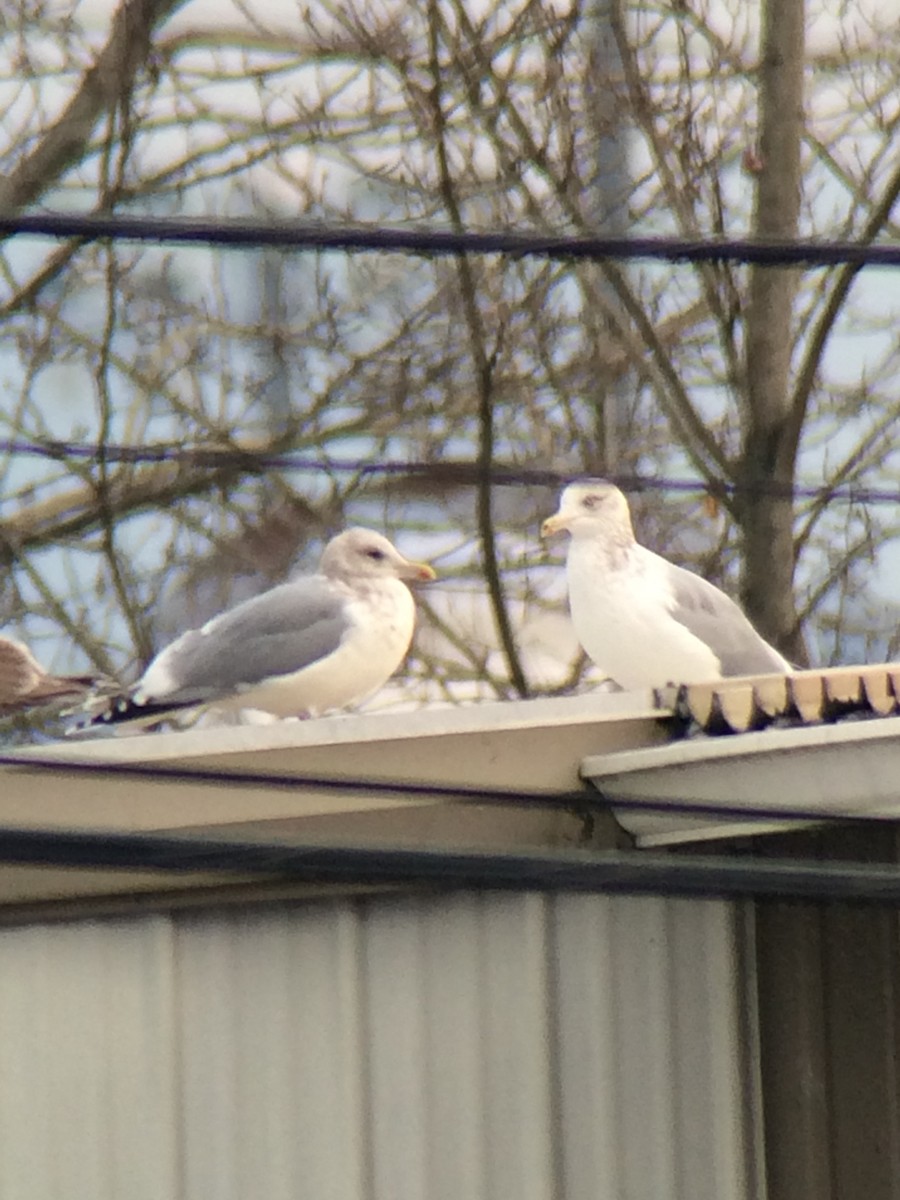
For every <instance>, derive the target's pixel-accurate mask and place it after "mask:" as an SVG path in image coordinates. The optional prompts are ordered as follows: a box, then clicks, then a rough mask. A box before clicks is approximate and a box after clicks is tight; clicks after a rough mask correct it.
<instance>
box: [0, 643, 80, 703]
mask: <svg viewBox="0 0 900 1200" xmlns="http://www.w3.org/2000/svg"><path fill="white" fill-rule="evenodd" d="M97 682H98V680H96V679H95V678H94V677H93V676H92V675H48V674H47V672H46V671H45V670H44V668H43V667H42V666H41V664H40V663H39V662H38V661H37V659H36V658H35V657H34V655H33V654H32V653H31V651H30V650H29V649H28V647H27V646H24V645H23V644H22V643H21V642H17V641H14V640H13V639H12V638H7V637H0V716H9V715H10V714H11V713H16V712H21V711H22V710H23V709H26V708H35V707H37V706H39V705H44V704H53V703H55V702H56V701H57V700H66V699H71V697H73V696H81V695H84V693H85V692H89V691H90V690H91V689H92V688H93V687H94V685H95V684H96V683H97Z"/></svg>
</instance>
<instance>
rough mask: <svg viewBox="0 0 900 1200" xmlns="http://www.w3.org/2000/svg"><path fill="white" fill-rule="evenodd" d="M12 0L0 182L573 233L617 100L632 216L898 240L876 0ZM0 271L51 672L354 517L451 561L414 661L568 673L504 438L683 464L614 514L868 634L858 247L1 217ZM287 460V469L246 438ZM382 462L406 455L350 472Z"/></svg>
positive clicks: (118, 653)
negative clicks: (87, 232)
mask: <svg viewBox="0 0 900 1200" xmlns="http://www.w3.org/2000/svg"><path fill="white" fill-rule="evenodd" d="M13 8H14V9H15V12H14V13H13V15H12V16H11V17H10V18H9V19H7V23H6V25H5V27H4V29H3V31H2V33H0V70H2V72H3V75H2V78H0V100H2V103H3V105H4V120H3V125H2V134H0V139H2V140H0V163H2V167H3V172H2V177H0V197H2V204H3V209H4V211H7V212H8V211H15V210H23V209H26V208H29V207H33V206H36V205H40V206H43V207H47V208H51V209H60V210H65V209H72V208H77V209H79V210H89V211H97V212H114V211H116V212H119V211H127V212H131V213H135V212H138V213H140V212H152V213H154V214H160V213H173V214H174V213H179V214H184V213H187V214H193V215H198V214H204V215H207V216H227V215H236V214H248V213H252V214H253V215H255V216H260V215H265V214H271V215H273V216H280V217H283V216H298V217H302V218H303V219H306V220H308V219H313V218H325V219H331V220H345V219H346V220H353V221H357V220H368V221H371V220H375V221H387V222H390V223H397V222H406V221H416V222H430V223H434V224H436V225H441V226H443V227H447V228H453V229H478V228H509V227H512V228H516V229H533V230H539V231H541V232H551V233H553V234H567V233H571V234H584V233H590V232H591V231H592V229H594V228H595V227H596V214H597V211H598V209H597V188H598V186H601V185H602V182H603V181H602V179H601V180H600V181H598V179H597V154H596V150H597V139H598V137H602V136H603V133H604V130H606V131H607V132H608V131H609V130H610V129H615V130H619V131H622V134H623V136H624V137H626V139H627V145H628V150H629V154H628V159H629V163H630V167H631V183H630V188H629V192H628V195H627V197H626V198H625V203H626V204H627V227H628V228H630V229H633V230H636V231H641V232H657V233H676V234H683V235H685V236H687V237H690V238H697V237H706V236H715V235H717V234H738V233H740V234H744V233H748V232H749V233H757V234H760V235H764V236H766V237H776V238H791V237H796V236H803V237H805V236H817V235H819V236H821V235H833V236H840V237H845V238H857V239H860V240H863V241H871V240H874V239H876V238H878V237H879V236H882V235H893V234H896V228H895V225H894V223H893V220H892V211H893V206H894V201H895V200H896V197H897V193H898V191H900V168H898V167H897V162H898V155H897V147H898V132H897V127H898V120H900V103H898V100H897V88H896V61H897V49H898V47H897V32H896V30H894V29H893V27H892V22H891V21H890V20H889V19H888V17H886V16H880V15H879V12H878V8H877V6H874V5H872V6H871V12H870V15H869V16H866V13H867V11H868V9H867V6H866V5H864V4H857V5H841V6H836V5H831V4H829V5H825V4H823V5H822V6H821V11H820V7H819V6H817V5H816V4H814V3H813V0H765V3H763V5H762V6H761V26H760V27H757V25H756V17H755V13H756V10H755V9H754V8H753V7H752V6H747V5H745V4H743V3H741V2H740V0H715V2H714V0H684V2H681V3H679V4H670V3H663V2H660V3H659V4H653V3H650V4H647V3H644V4H641V5H631V4H629V3H626V0H609V2H608V3H604V4H603V5H602V6H600V7H599V8H594V7H590V6H584V5H582V4H580V3H578V2H577V0H574V2H573V0H559V2H554V3H548V2H547V0H510V2H509V3H506V4H503V5H497V6H489V5H488V6H485V5H477V4H471V3H468V2H466V0H418V3H416V4H408V3H405V2H404V3H400V2H399V0H346V2H342V3H340V4H337V3H332V2H331V0H316V2H315V3H313V4H312V5H305V4H304V5H292V4H290V3H287V2H286V3H284V4H283V5H280V6H279V5H275V4H271V3H267V4H262V3H259V2H258V0H241V2H236V3H234V5H233V7H232V8H231V9H230V10H227V11H226V14H225V15H224V16H223V15H222V13H221V12H218V13H217V16H216V18H215V20H211V19H210V17H209V12H208V9H206V8H204V7H202V6H201V4H200V3H199V0H194V2H191V0H188V2H182V3H177V2H176V0H124V2H123V3H121V4H120V5H119V6H118V7H115V6H114V5H112V4H111V6H110V13H109V20H108V22H107V24H106V25H105V27H104V28H103V29H102V30H100V31H99V32H98V27H89V26H88V25H87V24H81V23H79V17H78V16H77V15H76V16H65V17H63V16H59V15H54V14H56V10H55V9H51V8H45V7H44V6H42V5H40V4H34V3H32V2H31V0H15V2H14V5H13ZM601 20H602V21H603V22H605V24H604V27H603V29H602V30H601V29H600V25H599V23H600V21H601ZM601 34H602V36H603V37H604V38H606V39H607V41H606V50H607V51H609V49H610V47H612V50H613V51H614V53H609V52H607V53H605V54H604V55H603V56H602V57H598V55H597V53H596V47H597V38H598V37H599V36H601ZM599 72H602V73H599ZM0 271H2V279H3V285H4V290H3V293H2V295H0V319H2V329H3V334H4V336H3V338H2V342H0V345H2V347H3V349H2V357H0V365H2V374H3V382H4V391H5V396H6V403H5V404H4V406H3V413H2V417H0V439H5V440H6V441H7V442H9V443H15V445H16V446H17V447H19V448H18V449H9V450H8V451H7V452H5V453H4V454H3V455H2V457H0V487H2V493H0V494H2V497H3V500H4V502H5V503H4V507H3V510H2V512H3V519H2V521H0V533H2V539H3V540H2V547H3V559H4V573H3V576H2V581H3V582H2V588H0V617H2V620H3V623H4V624H6V625H8V626H10V627H11V628H12V629H13V630H17V631H18V633H19V634H20V635H21V636H23V637H25V638H26V640H27V641H28V642H29V644H31V645H40V644H41V643H42V642H44V643H47V642H50V643H52V650H53V655H52V656H53V657H54V660H55V661H54V663H53V665H54V666H55V667H56V668H57V669H68V670H71V669H85V668H86V667H88V666H90V667H91V668H92V669H98V670H101V671H104V672H108V673H113V672H122V671H125V672H126V673H127V671H128V670H129V669H134V668H135V667H136V666H137V664H138V663H139V662H142V661H145V660H146V659H147V658H148V657H149V655H150V654H151V653H152V652H153V651H154V650H155V649H157V648H158V647H159V645H160V643H161V641H163V640H165V639H166V638H168V637H170V636H172V635H173V634H174V633H175V632H177V630H178V628H179V627H181V626H183V625H184V624H186V623H188V622H190V621H194V620H196V619H197V618H198V617H202V616H204V615H207V614H208V613H209V612H210V611H212V610H215V609H217V608H219V607H221V606H223V605H224V604H226V603H228V602H230V601H232V600H234V599H236V598H238V597H239V596H240V595H241V594H243V591H246V590H250V589H252V588H254V587H258V586H259V585H260V584H261V582H264V581H268V580H270V579H272V578H274V577H278V576H280V575H283V574H285V573H286V572H287V571H288V569H290V568H291V567H292V566H293V565H295V564H296V563H297V562H299V561H301V560H303V559H304V556H305V555H306V554H307V552H308V553H310V554H312V555H314V554H315V551H316V548H317V545H318V544H319V543H320V541H321V539H322V537H323V536H325V535H327V534H328V533H329V532H331V531H332V530H333V529H334V528H335V527H337V526H339V525H341V524H343V523H345V522H349V521H353V522H358V523H370V524H375V525H380V526H383V527H385V528H386V529H387V530H388V531H389V532H391V533H397V531H398V530H400V531H403V530H405V531H407V532H406V534H405V536H406V537H407V538H410V539H416V540H418V541H419V542H420V543H421V545H419V546H418V547H416V549H417V552H422V551H423V550H425V551H427V550H431V551H432V552H433V553H435V554H437V555H438V556H439V557H440V559H441V563H442V565H443V568H444V571H443V573H444V575H445V577H446V579H447V584H446V585H445V589H444V590H443V591H438V592H437V593H435V594H434V596H433V598H432V599H430V600H428V601H427V603H426V608H427V614H428V623H427V629H426V630H425V631H424V634H423V637H422V638H421V639H420V645H419V654H418V655H417V658H416V660H415V661H414V663H413V667H412V674H413V676H414V678H417V679H419V680H420V681H421V687H415V686H414V687H412V688H408V689H407V691H406V692H405V694H406V695H408V696H412V697H413V698H418V699H422V698H424V697H427V696H435V695H441V696H448V697H451V698H455V697H458V696H461V695H466V696H470V695H473V694H478V695H484V696H487V695H499V696H514V695H524V694H529V693H534V692H536V691H541V690H547V689H549V690H559V689H563V688H569V687H572V686H575V685H576V684H577V683H578V682H579V680H580V679H581V677H582V664H581V661H580V659H579V658H578V657H577V656H576V655H575V652H574V646H573V645H572V643H571V639H570V640H569V641H568V642H566V640H565V639H566V630H565V622H564V618H563V617H562V615H561V611H562V609H561V580H560V578H559V571H558V569H556V568H552V567H549V566H548V565H547V564H546V561H545V560H544V559H543V557H542V552H541V550H540V548H539V546H538V545H537V541H536V529H537V526H538V523H539V519H540V516H541V515H544V514H545V513H546V511H547V509H548V507H549V506H550V505H551V504H552V503H553V500H554V495H553V488H552V487H549V486H547V485H546V484H540V483H537V482H535V483H534V484H533V485H531V486H525V485H524V484H523V483H521V482H520V483H517V484H512V483H510V484H507V485H502V486H501V485H498V484H497V483H496V482H494V483H493V484H492V481H491V469H492V468H493V467H495V466H497V465H498V464H499V465H502V466H504V467H506V468H510V469H512V471H516V470H518V471H519V472H520V473H521V475H522V477H523V479H529V478H533V476H534V473H535V472H536V471H540V470H544V471H547V472H549V473H551V474H552V473H554V472H555V473H562V474H570V475H575V474H579V473H588V472H590V473H599V472H611V473H614V474H616V475H617V476H619V477H625V478H628V477H632V476H636V475H637V476H642V477H644V478H647V479H648V480H651V481H652V480H654V479H668V478H672V477H680V478H682V479H694V480H696V481H698V482H699V483H700V484H701V485H702V487H703V488H705V489H706V492H707V498H706V501H705V502H704V503H703V504H700V503H698V497H697V495H693V496H687V497H685V496H684V495H683V494H681V493H676V492H672V491H671V490H669V491H666V490H665V489H660V490H655V489H651V490H647V491H646V492H642V493H639V494H636V495H634V496H633V500H634V502H635V507H636V510H637V517H638V522H639V527H640V531H641V533H642V535H643V537H644V540H646V541H648V542H649V543H651V544H653V545H654V546H655V547H656V548H657V549H660V550H662V551H663V552H664V553H667V554H669V555H671V556H672V557H673V558H676V559H677V560H679V561H683V562H687V563H688V564H693V565H695V566H696V567H697V568H698V569H701V570H702V571H703V572H704V573H705V574H706V575H707V576H709V577H710V578H713V579H714V580H715V581H716V582H718V583H720V584H722V583H724V585H725V586H726V587H729V588H730V589H731V590H733V591H735V592H736V593H737V592H738V591H739V592H740V595H741V597H742V599H743V602H744V604H745V606H746V607H747V609H748V611H749V612H750V614H751V616H752V617H753V619H754V620H755V622H756V623H757V624H758V626H759V627H760V629H761V630H762V631H763V632H764V633H765V634H766V635H767V636H768V637H769V638H771V639H772V640H773V641H775V642H776V643H777V644H778V645H779V646H780V647H781V648H782V649H783V650H784V651H785V652H786V653H788V654H789V655H791V656H793V657H794V658H795V659H797V660H798V661H805V659H806V655H807V646H811V647H812V657H813V658H815V659H817V660H820V661H840V660H842V659H843V660H853V659H858V658H860V657H862V656H863V655H869V656H882V655H884V654H885V653H887V652H889V651H892V650H893V648H894V647H893V643H892V640H891V639H892V638H893V634H894V628H895V626H896V624H897V611H896V608H895V607H892V605H891V604H890V603H889V601H888V600H887V599H880V598H879V595H880V594H882V593H883V594H884V595H885V596H887V595H888V594H889V590H888V588H887V586H886V585H885V580H887V579H888V578H889V567H890V560H891V553H892V549H891V547H892V542H893V539H895V537H896V533H897V528H896V521H895V519H894V516H893V511H892V510H891V508H890V507H889V506H876V505H873V504H864V503H852V504H848V503H847V501H846V500H845V499H836V498H835V496H834V493H835V491H836V490H837V489H841V490H843V491H846V490H847V489H850V488H853V487H872V486H887V487H890V486H895V484H894V483H893V482H892V481H894V480H895V479H896V476H897V472H896V451H895V446H894V437H893V433H894V429H895V426H896V422H897V419H898V405H897V399H896V387H895V380H896V374H897V359H898V346H897V343H896V338H895V336H894V335H893V333H892V330H893V328H894V326H895V315H894V312H893V299H892V295H891V290H890V287H889V281H888V283H887V284H886V282H885V278H884V276H881V277H880V278H879V279H876V278H875V277H874V276H871V277H870V276H863V277H861V276H860V274H859V272H858V270H857V269H856V268H855V267H844V268H836V269H831V270H817V271H807V272H802V271H800V270H798V269H786V268H774V267H764V268H763V267H754V268H748V267H742V266H734V265H725V264H709V263H705V264H695V265H689V264H684V265H681V266H676V267H672V266H666V267H665V268H661V267H653V266H647V265H643V266H634V265H626V264H623V263H621V262H614V261H605V262H602V263H600V264H598V265H594V264H584V263H580V264H572V263H548V262H541V261H537V260H527V259H501V258H499V257H488V258H482V259H477V258H459V259H451V260H447V259H433V260H428V259H411V258H400V257H397V256H391V255H386V254H377V255H368V256H359V257H348V256H342V255H337V254H326V253H302V254H299V253H298V254H293V255H288V254H280V253H276V252H274V251H272V250H261V251H259V252H252V253H251V252H224V251H218V250H212V249H210V250H206V249H196V248H195V249H184V248H181V249H166V248H159V247H138V246H135V245H131V244H124V243H116V244H89V243H85V242H79V241H77V240H70V241H65V242H60V243H59V244H48V243H46V242H42V241H36V240H26V239H24V238H13V239H9V240H7V241H6V243H5V244H4V246H3V248H2V254H0ZM613 402H615V404H616V405H617V422H618V425H617V436H616V446H615V456H614V457H613V448H612V447H611V446H610V445H609V444H608V441H607V434H608V431H609V428H610V425H609V421H608V419H607V416H608V414H607V413H606V409H607V407H608V406H609V405H610V404H612V403H613ZM25 442H27V443H29V444H31V445H33V446H36V447H43V448H44V450H45V455H44V457H39V456H36V455H33V454H29V455H23V454H22V452H21V444H22V443H25ZM73 443H86V444H94V443H96V444H97V445H98V447H99V450H98V453H97V454H96V455H94V456H93V457H90V456H89V457H82V456H80V455H78V454H76V453H73V452H72V451H71V447H72V444H73ZM120 444H127V445H132V446H136V447H141V448H153V449H154V450H158V451H160V452H161V456H160V459H159V461H155V462H121V461H119V460H118V459H117V458H116V457H115V455H114V454H113V453H112V448H113V447H115V446H117V445H120ZM67 447H68V448H67ZM166 448H169V449H170V450H171V451H173V452H174V451H178V456H177V457H173V456H172V455H170V456H169V457H166V456H165V454H164V453H162V452H164V451H165V449H166ZM186 450H196V451H202V453H196V454H194V455H193V456H190V455H185V451H186ZM283 453H289V454H290V455H292V456H294V459H295V460H302V462H303V463H305V464H306V465H305V466H304V467H299V466H293V467H288V466H281V467H267V468H264V467H263V466H262V465H261V464H262V463H264V462H266V461H268V460H270V459H271V458H272V456H276V455H279V454H283ZM386 460H391V461H409V462H418V463H422V462H424V463H428V464H431V465H432V470H431V471H430V472H428V473H426V474H423V473H422V472H419V471H408V472H405V473H404V472H399V473H397V474H388V475H385V474H381V473H378V472H373V471H372V470H371V467H372V466H373V465H377V464H379V463H383V462H384V461H386ZM798 484H802V485H807V486H809V487H811V488H812V490H813V493H814V494H812V495H798V494H796V488H797V485H798ZM871 580H874V581H875V586H872V585H871V584H869V583H868V582H867V581H871ZM879 581H880V582H881V585H882V593H879V590H878V586H877V585H878V583H879ZM560 639H562V640H560ZM561 647H562V649H561ZM43 657H44V658H46V657H47V655H46V653H43Z"/></svg>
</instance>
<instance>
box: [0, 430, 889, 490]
mask: <svg viewBox="0 0 900 1200" xmlns="http://www.w3.org/2000/svg"><path fill="white" fill-rule="evenodd" d="M0 454H8V455H11V456H16V457H33V458H47V459H52V460H53V461H55V462H62V463H65V462H66V460H67V459H77V460H79V461H92V460H95V459H99V458H100V457H101V456H102V457H103V459H104V460H105V461H106V462H107V463H126V464H132V465H135V466H137V465H147V464H154V463H177V464H179V465H183V466H189V467H196V468H199V469H208V470H216V469H221V468H223V467H228V466H236V467H244V468H246V470H248V471H257V472H258V471H266V470H273V471H275V470H277V471H298V472H302V471H308V472H310V473H313V474H322V475H353V476H362V477H365V476H367V475H368V476H422V477H423V478H427V479H429V480H439V481H441V482H442V483H444V484H445V485H447V486H465V487H474V486H477V485H478V483H479V481H480V480H481V479H482V478H483V474H484V473H483V469H482V468H481V467H480V466H479V465H478V464H477V463H475V462H465V461H459V460H457V461H449V462H448V461H427V460H426V461H421V460H409V461H407V460H401V459H391V460H387V461H384V462H371V463H370V462H366V461H365V460H363V459H358V458H347V459H341V458H335V459H331V458H329V459H326V460H323V459H321V458H310V457H309V456H307V455H304V454H301V453H294V452H291V451H286V452H280V453H268V452H256V451H253V450H243V449H239V448H236V447H228V446H225V447H222V448H221V449H216V448H214V447H203V446H196V447H191V446H170V445H157V446H147V445H144V446H138V445H127V444H121V443H110V444H105V445H102V446H101V445H100V444H99V443H96V442H63V441H46V442H31V441H25V440H21V439H0ZM490 477H491V482H492V483H494V484H495V485H497V486H500V487H504V486H505V487H514V486H524V487H535V486H543V487H561V486H563V485H564V484H566V483H569V482H571V481H572V480H573V479H578V478H583V474H582V475H579V474H578V473H577V472H572V471H555V470H550V469H548V468H545V467H540V468H537V467H533V468H532V467H520V466H507V465H504V464H502V463H498V464H496V465H495V466H493V467H492V468H491V470H490ZM614 482H615V483H617V484H618V485H619V486H620V487H621V488H623V489H624V490H625V491H628V492H642V491H656V492H679V493H683V494H691V493H697V494H701V495H709V494H710V493H711V492H715V493H716V494H719V495H721V496H723V497H724V496H730V495H738V494H752V495H772V496H781V497H784V498H785V499H809V500H817V499H820V498H827V499H828V500H846V501H848V502H849V503H852V504H898V503H900V489H897V488H878V487H868V486H862V485H859V484H855V483H845V484H839V485H836V486H829V485H827V484H825V485H822V486H815V485H813V484H796V485H794V486H791V485H789V484H780V483H777V482H774V481H765V482H763V481H760V482H759V483H754V484H752V485H743V484H736V483H730V482H726V481H721V482H717V483H716V484H715V485H711V484H710V483H708V482H704V481H701V480H693V479H675V478H669V477H666V476H655V477H651V476H637V475H621V474H619V475H615V476H614Z"/></svg>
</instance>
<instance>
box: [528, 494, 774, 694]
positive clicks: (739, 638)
mask: <svg viewBox="0 0 900 1200" xmlns="http://www.w3.org/2000/svg"><path fill="white" fill-rule="evenodd" d="M563 531H565V532H567V533H568V534H569V535H570V538H571V540H570V542H569V552H568V559H567V562H566V575H567V580H568V585H569V608H570V610H571V613H572V623H573V624H574V626H575V632H576V634H577V635H578V640H579V641H580V642H581V645H582V646H583V647H584V649H585V651H586V652H587V654H588V656H589V657H590V658H591V659H592V660H593V661H594V662H595V663H596V664H597V666H598V667H600V668H602V670H604V671H605V672H606V673H607V674H608V675H609V676H610V678H611V679H613V680H614V681H615V682H616V683H617V684H619V686H620V687H623V688H626V689H632V688H646V687H663V686H664V685H666V684H668V683H705V682H708V681H712V680H716V679H721V678H722V677H723V676H726V675H757V674H773V673H789V672H790V670H791V667H790V664H789V663H788V662H787V660H786V659H785V658H783V657H782V655H781V654H779V653H778V651H777V650H776V649H775V648H774V647H772V646H770V645H769V644H768V642H766V641H764V640H763V638H761V637H760V635H759V634H758V633H757V632H756V630H755V629H754V628H753V626H752V625H751V624H750V622H749V621H748V620H747V618H746V616H744V614H743V612H741V610H740V609H739V608H738V606H737V605H736V604H735V602H734V601H733V600H730V599H729V598H728V596H726V595H725V593H724V592H720V591H719V589H718V588H717V587H714V586H713V585H712V584H711V583H708V582H707V581H706V580H705V579H701V578H700V576H699V575H695V574H694V573H693V572H692V571H687V570H685V569H684V568H683V567H677V566H675V564H674V563H670V562H668V561H667V560H666V559H664V558H661V557H660V556H659V555H658V554H654V553H653V551H652V550H648V549H647V548H646V546H641V545H639V544H638V542H636V541H635V537H634V530H633V529H632V525H631V515H630V513H629V510H628V501H627V500H626V499H625V497H624V496H623V494H622V493H621V492H620V491H619V489H618V488H617V487H615V486H614V485H613V484H611V483H608V482H607V481H606V480H602V479H597V480H586V481H584V482H581V483H573V484H570V486H569V487H567V488H565V490H564V491H563V493H562V495H561V497H560V501H559V509H558V511H557V512H556V513H555V514H554V515H553V516H552V517H548V518H547V520H546V521H545V522H544V524H543V526H542V527H541V536H542V537H550V536H551V535H552V534H554V533H561V532H563Z"/></svg>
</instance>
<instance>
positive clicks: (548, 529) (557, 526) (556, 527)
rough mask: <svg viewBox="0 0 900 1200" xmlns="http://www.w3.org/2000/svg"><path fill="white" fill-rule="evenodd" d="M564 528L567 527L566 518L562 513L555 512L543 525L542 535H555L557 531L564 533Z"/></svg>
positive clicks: (545, 536) (547, 536)
mask: <svg viewBox="0 0 900 1200" xmlns="http://www.w3.org/2000/svg"><path fill="white" fill-rule="evenodd" d="M564 529H566V518H565V517H564V516H563V515H562V513H554V514H553V516H552V517H548V518H547V520H546V521H545V522H544V523H543V525H542V526H541V537H542V538H549V537H553V535H554V534H555V533H562V532H563V530H564Z"/></svg>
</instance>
